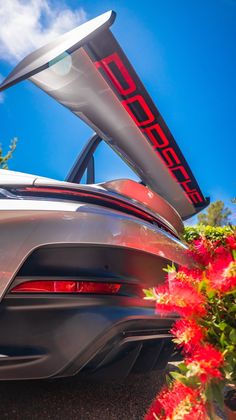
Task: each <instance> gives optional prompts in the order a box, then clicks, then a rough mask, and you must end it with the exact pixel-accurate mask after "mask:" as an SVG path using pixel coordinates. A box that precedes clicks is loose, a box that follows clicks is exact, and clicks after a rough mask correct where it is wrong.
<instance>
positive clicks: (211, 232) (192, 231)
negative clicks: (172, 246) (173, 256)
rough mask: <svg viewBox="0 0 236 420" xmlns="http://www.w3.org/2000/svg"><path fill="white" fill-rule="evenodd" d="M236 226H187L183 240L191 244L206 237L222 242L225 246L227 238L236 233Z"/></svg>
mask: <svg viewBox="0 0 236 420" xmlns="http://www.w3.org/2000/svg"><path fill="white" fill-rule="evenodd" d="M235 230H236V226H217V227H214V226H205V225H198V226H186V227H185V229H184V233H183V239H184V240H185V242H187V243H188V244H191V243H192V242H193V241H194V240H195V239H200V237H202V236H204V237H205V238H206V239H208V240H210V241H212V242H216V241H220V242H221V243H222V244H223V245H224V243H225V242H224V241H225V238H226V237H227V236H229V235H231V234H232V233H233V232H235Z"/></svg>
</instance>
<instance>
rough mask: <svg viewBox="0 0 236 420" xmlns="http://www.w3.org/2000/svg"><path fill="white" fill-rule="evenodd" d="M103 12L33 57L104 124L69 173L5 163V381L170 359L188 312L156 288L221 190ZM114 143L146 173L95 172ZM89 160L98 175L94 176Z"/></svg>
mask: <svg viewBox="0 0 236 420" xmlns="http://www.w3.org/2000/svg"><path fill="white" fill-rule="evenodd" d="M114 18H115V15H114V12H107V13H106V14H104V15H101V16H99V17H98V18H96V19H93V20H92V21H90V22H87V23H86V24H84V25H82V26H81V27H79V28H76V29H75V30H73V31H71V32H70V33H68V34H65V35H63V36H62V37H61V38H59V39H58V40H56V41H53V42H52V43H50V44H48V45H47V46H45V47H42V48H41V49H40V50H38V51H36V52H34V53H32V54H31V55H30V56H28V57H26V58H25V59H24V60H23V61H22V62H21V63H20V64H19V65H18V66H17V67H16V69H15V70H13V72H12V73H11V74H10V76H9V77H8V78H7V79H6V80H5V81H4V82H3V84H2V85H1V87H0V90H3V89H5V88H7V87H9V86H11V85H13V84H15V83H17V82H19V81H21V80H24V79H27V78H30V80H31V81H33V83H35V84H36V85H38V86H39V87H41V88H42V89H43V90H45V91H46V92H47V93H48V94H50V95H51V96H53V97H54V98H55V99H56V100H58V101H59V102H60V103H62V104H63V105H64V106H66V107H67V108H69V109H70V110H71V111H72V112H73V113H75V114H76V115H77V116H79V117H80V118H82V119H83V120H84V121H86V122H87V123H88V124H89V125H90V126H91V127H92V128H93V129H94V130H95V131H96V135H95V136H93V137H92V138H91V140H90V141H89V143H88V145H87V146H86V147H85V149H84V150H83V151H82V152H81V154H80V156H79V158H78V159H77V161H76V162H75V165H74V167H73V168H72V170H71V171H70V173H69V175H68V177H67V180H66V182H60V181H55V180H51V179H47V178H42V177H37V176H34V175H27V174H18V173H15V172H10V171H1V173H0V231H1V236H0V249H1V255H0V262H1V264H0V267H1V271H0V298H1V299H2V300H1V304H0V312H1V315H0V331H1V335H0V353H1V354H2V357H1V358H0V379H32V378H50V377H61V376H68V375H75V374H77V373H80V374H83V373H84V374H86V375H90V376H92V377H104V376H108V377H110V378H116V379H118V378H119V379H121V378H124V377H125V376H127V375H128V374H129V373H130V372H141V371H143V372H147V371H148V370H152V369H155V368H158V369H162V368H164V367H165V365H166V363H167V361H168V360H169V358H170V356H171V354H172V352H173V347H172V344H171V337H170V333H169V329H170V327H171V325H172V323H173V320H174V318H175V316H174V314H173V317H163V316H161V315H160V314H158V313H155V307H154V304H153V303H151V302H148V301H146V300H144V294H143V289H144V288H148V287H155V286H156V285H157V284H159V283H161V282H163V281H164V271H163V268H164V267H165V266H166V264H167V263H172V262H174V263H175V264H177V265H183V264H184V265H191V260H190V259H189V257H188V256H187V254H186V247H185V245H184V244H183V243H182V242H181V239H180V238H181V233H182V230H183V221H182V220H183V219H186V218H188V217H190V216H192V215H194V214H196V213H197V212H198V211H200V210H201V209H202V208H204V207H205V206H206V205H207V204H208V201H207V200H206V199H205V198H204V196H203V195H202V192H201V190H200V188H199V186H198V184H197V182H196V180H195V178H194V177H193V174H192V172H191V170H190V168H189V166H188V165H187V162H186V161H185V159H184V157H183V155H182V153H181V151H180V149H179V147H178V145H177V144H176V142H175V140H174V138H173V136H172V135H171V133H170V131H169V129H168V127H167V125H166V124H165V122H164V120H163V118H162V117H161V115H160V113H159V111H158V110H157V108H156V107H155V105H154V103H153V102H152V100H151V98H150V96H149V95H148V93H147V92H146V90H145V88H144V86H143V85H142V83H141V81H140V80H139V78H138V76H137V75H136V73H135V71H134V69H133V68H132V66H131V64H130V63H129V61H128V59H127V57H126V56H125V54H124V52H123V51H122V49H121V48H120V46H119V44H118V43H117V41H116V40H115V38H114V37H113V35H112V33H111V31H110V29H109V27H110V26H111V24H112V23H113V21H114ZM101 141H105V142H106V143H107V144H108V146H110V147H111V148H112V149H113V150H114V151H115V152H116V153H117V154H118V155H119V156H120V157H121V158H122V159H123V160H124V161H125V162H126V163H128V165H129V167H131V168H132V170H133V171H134V172H135V173H136V175H137V176H138V177H139V182H137V181H133V180H130V179H119V180H111V181H110V180H109V181H105V182H102V183H97V182H96V167H95V164H94V160H95V159H94V153H95V150H96V148H97V147H98V145H99V143H100V142H101ZM85 171H87V185H82V184H80V183H81V180H82V177H83V175H84V173H85Z"/></svg>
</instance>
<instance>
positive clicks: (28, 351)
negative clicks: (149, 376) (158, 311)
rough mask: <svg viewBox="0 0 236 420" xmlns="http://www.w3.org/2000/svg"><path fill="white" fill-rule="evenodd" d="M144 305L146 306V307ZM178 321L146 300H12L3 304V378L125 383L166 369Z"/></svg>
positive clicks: (0, 343) (0, 373)
mask: <svg viewBox="0 0 236 420" xmlns="http://www.w3.org/2000/svg"><path fill="white" fill-rule="evenodd" d="M144 304H145V306H144ZM173 321H174V318H161V317H160V316H158V315H155V313H154V308H153V306H151V305H149V303H147V304H146V302H144V301H143V300H141V299H131V298H127V297H117V296H116V297H107V296H106V297H102V296H101V297H99V298H98V297H89V296H83V297H78V296H70V297H69V298H68V297H64V296H62V295H61V296H44V297H32V296H24V295H21V296H20V297H19V296H9V297H6V298H5V299H4V300H3V301H2V303H1V316H0V331H1V334H0V353H1V354H3V355H5V356H6V357H1V358H0V380H10V379H42V378H52V377H61V376H72V375H76V374H78V373H80V374H81V375H82V374H86V375H89V376H92V377H104V376H105V377H108V378H113V379H114V378H115V379H122V378H124V377H125V376H127V375H128V374H129V373H130V372H131V371H136V372H140V371H145V372H147V371H148V370H152V369H155V368H159V369H162V368H164V367H165V365H166V363H167V361H168V359H169V358H170V355H171V352H172V344H171V339H170V335H169V333H168V331H169V328H170V326H171V325H172V323H173Z"/></svg>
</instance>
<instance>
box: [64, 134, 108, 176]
mask: <svg viewBox="0 0 236 420" xmlns="http://www.w3.org/2000/svg"><path fill="white" fill-rule="evenodd" d="M101 141H102V138H101V137H100V136H99V135H98V134H94V135H93V136H92V137H91V139H90V140H89V141H88V142H87V143H86V145H85V147H84V149H83V150H82V152H81V153H80V154H79V156H78V158H77V159H76V161H75V163H74V165H73V167H72V169H71V171H70V172H69V174H68V175H67V177H66V179H65V181H67V182H72V183H74V184H79V183H80V181H81V178H82V176H83V174H84V172H85V170H86V169H87V168H88V178H87V184H93V183H94V165H93V166H89V163H90V162H91V157H92V156H93V154H94V152H95V150H96V149H97V147H98V145H99V144H100V143H101ZM90 165H92V164H91V163H90Z"/></svg>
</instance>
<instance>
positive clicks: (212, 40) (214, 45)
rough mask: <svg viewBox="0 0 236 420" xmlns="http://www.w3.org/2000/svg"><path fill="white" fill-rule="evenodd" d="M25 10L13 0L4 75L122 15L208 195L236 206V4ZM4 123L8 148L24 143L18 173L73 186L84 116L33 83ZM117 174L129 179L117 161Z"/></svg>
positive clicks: (0, 104)
mask: <svg viewBox="0 0 236 420" xmlns="http://www.w3.org/2000/svg"><path fill="white" fill-rule="evenodd" d="M23 3H24V4H26V5H27V6H28V8H27V11H25V13H22V8H21V7H22V0H8V2H7V7H6V5H4V6H1V5H0V9H1V7H3V10H2V13H3V12H4V14H6V16H5V19H4V22H5V23H4V22H3V21H2V22H1V19H3V18H0V28H1V29H0V74H1V75H2V76H6V75H7V74H8V73H9V72H10V71H11V69H12V68H13V66H14V63H17V61H18V60H19V57H20V56H23V55H24V53H27V52H30V51H31V50H32V49H34V47H35V45H37V44H40V43H42V42H47V39H51V38H53V36H55V34H57V33H59V32H63V30H68V29H70V28H72V27H74V26H76V25H77V24H78V23H79V22H82V21H85V20H87V19H91V18H93V17H95V16H97V15H99V14H100V13H103V12H105V11H107V10H110V9H113V10H115V11H116V12H117V19H116V21H115V23H114V25H113V27H112V31H113V33H114V34H115V35H116V37H117V39H118V40H119V42H120V44H121V45H122V47H123V49H124V50H125V52H126V54H127V55H128V57H129V59H130V61H131V62H132V64H133V65H134V67H135V69H136V71H137V72H138V74H139V76H140V78H141V79H142V81H143V82H144V84H145V86H146V88H147V90H148V91H149V93H150V94H151V96H152V98H153V99H154V101H155V103H156V104H157V107H158V108H159V110H160V112H161V113H162V115H163V117H164V119H165V121H166V122H167V124H168V126H169V128H170V130H171V131H172V133H173V135H174V137H175V139H176V140H177V142H178V144H179V146H180V148H181V149H182V152H183V153H184V155H185V157H186V159H187V161H188V163H189V165H190V167H191V168H192V170H193V173H194V175H195V176H196V178H197V180H198V182H199V185H200V187H201V189H202V191H203V192H204V194H205V195H206V196H210V197H211V200H212V201H214V200H216V199H222V200H223V201H225V202H226V203H227V204H228V205H229V203H230V201H229V200H230V198H232V197H234V196H236V175H235V169H234V168H235V161H236V153H235V144H236V142H235V133H236V118H235V111H236V77H235V74H236V49H235V45H236V25H235V22H236V1H234V0H207V1H205V0H191V1H189V0H178V1H176V0H156V1H148V2H143V1H137V0H136V1H133V0H129V1H125V0H119V1H118V0H117V1H115V0H114V1H111V0H103V1H101V0H84V1H83V0H81V1H79V0H67V1H64V2H62V1H59V0H58V1H56V0H52V1H49V0H26V1H24V2H23ZM35 7H36V9H35ZM0 11H1V10H0ZM30 13H32V16H33V17H34V19H32V18H31V15H30ZM19 15H20V19H19ZM0 16H3V14H1V13H0ZM14 19H16V20H15V21H14ZM24 19H25V21H24ZM27 19H28V20H27ZM16 22H17V24H19V28H18V29H17V25H16ZM4 25H5V27H4ZM24 28H25V31H24ZM22 29H23V30H22ZM29 40H31V41H30V42H29ZM0 124H1V125H0V128H1V130H0V142H1V144H2V146H3V147H7V145H8V143H9V140H10V139H11V138H12V137H14V136H17V137H18V138H19V142H18V146H17V149H16V152H15V155H14V159H13V160H12V161H11V163H10V169H12V170H18V171H23V172H29V173H36V174H41V175H44V176H48V177H53V178H58V179H64V177H65V175H66V174H67V172H68V170H69V169H70V167H71V165H72V164H73V161H74V160H75V158H76V156H77V155H78V153H79V151H80V150H81V148H82V146H83V145H84V144H85V142H86V140H87V139H88V137H89V136H90V134H91V130H90V129H89V128H88V127H87V126H86V125H85V124H84V123H82V122H81V121H80V120H79V119H78V118H77V117H75V116H74V115H72V114H71V113H70V112H69V111H68V110H66V109H64V108H63V107H62V106H60V105H59V104H57V103H55V101H54V100H53V99H51V98H49V97H47V95H46V94H45V93H43V92H41V91H40V90H39V89H38V88H36V87H35V86H33V85H31V84H30V83H29V82H23V83H21V84H19V85H17V86H15V87H13V88H11V89H9V90H8V91H6V93H4V96H1V97H0ZM98 153H99V152H98ZM98 157H99V159H100V165H101V162H102V159H104V160H105V158H104V157H103V155H102V153H100V154H98ZM110 171H111V172H112V174H111V175H112V176H113V175H114V176H117V177H120V176H122V175H125V173H124V172H125V171H124V165H122V164H119V160H118V159H117V158H116V157H114V161H113V160H112V159H111V160H110ZM108 172H109V171H108ZM232 210H233V211H234V213H235V211H236V206H233V205H232ZM233 221H234V222H235V218H234V220H233Z"/></svg>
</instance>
